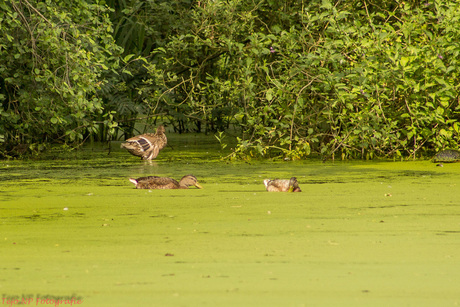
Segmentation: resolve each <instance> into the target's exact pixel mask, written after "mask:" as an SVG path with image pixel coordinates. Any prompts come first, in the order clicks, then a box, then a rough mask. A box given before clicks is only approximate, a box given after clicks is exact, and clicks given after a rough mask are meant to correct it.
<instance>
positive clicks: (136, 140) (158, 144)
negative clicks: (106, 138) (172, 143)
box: [121, 126, 168, 160]
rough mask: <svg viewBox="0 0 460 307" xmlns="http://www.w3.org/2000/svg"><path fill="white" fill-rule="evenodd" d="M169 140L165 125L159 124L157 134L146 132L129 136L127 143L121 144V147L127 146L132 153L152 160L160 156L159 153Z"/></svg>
mask: <svg viewBox="0 0 460 307" xmlns="http://www.w3.org/2000/svg"><path fill="white" fill-rule="evenodd" d="M167 142H168V139H167V138H166V134H165V127H163V126H158V128H157V131H156V133H155V134H153V133H144V134H141V135H137V136H135V137H132V138H129V139H127V140H126V142H125V143H122V144H121V147H122V148H126V149H127V150H128V152H129V153H130V154H132V155H135V156H138V157H141V158H142V159H143V160H152V159H155V158H156V157H157V156H158V153H159V152H160V150H162V149H163V148H164V147H165V146H166V144H167Z"/></svg>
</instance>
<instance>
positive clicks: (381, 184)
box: [0, 136, 460, 306]
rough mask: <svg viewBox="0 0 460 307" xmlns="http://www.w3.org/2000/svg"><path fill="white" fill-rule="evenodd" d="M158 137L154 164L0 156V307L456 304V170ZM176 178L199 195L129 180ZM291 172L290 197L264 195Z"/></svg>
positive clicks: (120, 157) (93, 157) (459, 238)
mask: <svg viewBox="0 0 460 307" xmlns="http://www.w3.org/2000/svg"><path fill="white" fill-rule="evenodd" d="M170 139H171V142H170V143H171V145H172V147H168V148H166V149H164V150H163V151H162V152H161V153H160V155H159V157H158V159H157V160H155V161H153V162H152V163H148V162H143V161H140V160H139V159H138V158H136V157H133V156H131V155H129V154H128V153H126V152H124V151H122V150H120V149H117V148H115V147H117V146H118V145H117V144H115V145H114V150H113V151H112V152H111V153H110V155H107V151H102V150H91V149H87V150H85V151H80V152H78V153H75V154H69V155H67V156H65V157H59V158H55V159H47V160H42V161H1V162H0V170H1V173H0V295H1V297H0V305H5V306H9V305H11V306H13V305H15V304H14V302H20V301H21V300H22V299H23V298H24V299H29V298H31V299H32V301H30V305H34V306H45V305H46V306H54V305H52V304H47V303H50V302H51V301H46V299H47V298H48V299H59V298H60V299H64V300H65V299H70V298H75V299H77V300H79V303H80V304H78V306H458V305H459V304H460V291H459V284H460V218H459V213H460V210H459V208H460V207H459V202H460V191H459V179H460V164H449V165H445V166H444V167H436V166H435V164H433V163H431V162H429V161H416V162H363V161H358V162H335V163H334V162H326V163H321V162H320V161H316V160H312V161H297V162H254V163H243V162H239V163H230V164H229V163H225V162H221V161H219V160H218V157H219V156H220V155H221V153H219V150H218V148H219V147H218V145H216V144H214V143H213V142H212V141H209V140H208V139H203V138H200V137H193V136H192V137H188V138H187V139H185V137H177V138H176V142H174V138H170ZM185 174H194V175H195V176H197V178H198V179H199V181H200V183H201V184H202V185H203V186H204V189H203V190H199V189H195V188H191V189H189V190H161V191H160V190H154V191H149V190H136V189H134V186H133V185H132V184H131V183H130V182H129V181H128V180H127V178H129V177H140V176H145V175H159V176H169V177H173V178H176V179H180V178H181V177H182V176H183V175H185ZM291 176H296V177H297V178H298V181H299V183H300V186H301V188H302V191H303V192H302V193H268V192H265V190H264V186H263V183H262V181H263V179H265V178H275V177H278V178H289V177H291ZM37 299H39V300H38V301H37ZM15 300H18V301H15ZM11 302H13V303H11ZM64 302H65V301H64ZM64 302H61V305H59V306H65V305H63V303H64ZM9 303H11V304H9ZM75 305H76V304H74V306H75ZM67 306H69V305H67Z"/></svg>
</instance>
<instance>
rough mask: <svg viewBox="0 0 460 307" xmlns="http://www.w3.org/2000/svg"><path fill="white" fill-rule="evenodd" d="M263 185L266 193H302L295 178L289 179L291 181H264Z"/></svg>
mask: <svg viewBox="0 0 460 307" xmlns="http://www.w3.org/2000/svg"><path fill="white" fill-rule="evenodd" d="M264 185H265V188H266V189H267V191H268V192H302V190H301V189H300V187H299V183H298V182H297V178H296V177H291V179H274V180H271V179H265V180H264Z"/></svg>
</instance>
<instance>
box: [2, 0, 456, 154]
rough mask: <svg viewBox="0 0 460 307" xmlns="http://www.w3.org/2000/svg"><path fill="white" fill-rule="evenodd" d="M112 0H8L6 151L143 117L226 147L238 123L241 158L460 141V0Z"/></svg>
mask: <svg viewBox="0 0 460 307" xmlns="http://www.w3.org/2000/svg"><path fill="white" fill-rule="evenodd" d="M106 3H107V6H105V5H103V3H102V2H99V1H98V0H87V1H85V0H77V1H70V0H64V1H60V2H56V1H49V0H47V1H38V0H33V1H28V0H27V1H26V0H14V1H13V0H10V1H6V2H1V3H0V8H1V10H0V34H1V36H2V37H3V38H4V39H3V40H2V41H1V42H0V60H1V61H0V115H1V117H0V151H1V153H2V154H3V155H7V154H10V153H11V151H12V150H13V149H14V150H16V151H17V152H21V151H22V150H23V148H24V147H23V145H22V144H27V146H28V147H29V148H34V149H40V147H43V146H45V145H46V144H48V143H52V142H61V143H65V144H69V145H74V144H77V143H79V142H82V141H83V140H85V139H86V138H87V137H91V138H92V139H96V140H106V139H107V138H108V137H111V136H114V135H116V134H117V132H118V131H121V132H123V133H124V134H125V136H127V135H129V134H132V133H134V123H135V122H136V120H139V119H140V118H142V119H146V120H152V121H155V120H157V119H158V118H161V119H162V120H163V121H165V122H166V124H167V125H170V126H172V127H174V129H175V130H176V131H178V132H184V131H189V130H195V131H205V132H214V133H217V134H216V137H217V139H218V140H219V142H220V143H221V144H222V146H223V147H224V146H226V145H227V144H225V140H224V137H223V134H219V133H221V132H222V131H227V132H228V131H232V132H233V131H236V133H237V135H238V139H237V140H238V143H237V145H236V146H234V148H233V153H232V155H230V158H235V159H252V158H255V157H265V158H273V157H276V158H284V159H304V158H306V157H308V156H309V155H310V154H311V153H313V154H316V155H321V156H323V157H324V158H328V157H331V158H342V159H345V158H362V159H372V158H374V157H393V158H403V157H417V156H423V155H426V154H429V153H431V152H432V151H435V150H439V149H441V148H445V147H451V148H458V136H459V115H458V114H459V108H460V107H459V84H460V82H459V71H460V63H459V61H458V60H457V59H458V55H459V52H460V47H459V46H458V41H460V17H459V16H460V4H458V3H456V2H455V1H447V0H435V1H405V2H394V1H387V2H385V1H384V2H381V3H378V4H375V3H374V2H370V1H331V0H312V1H292V0H289V1H273V0H263V1H258V2H254V1H250V0H227V1H222V0H204V1H191V0H170V1H167V0H160V1H156V0H155V1H154V0H128V1H125V0H123V1H122V0H107V2H106ZM120 56H121V57H120ZM18 146H19V147H18Z"/></svg>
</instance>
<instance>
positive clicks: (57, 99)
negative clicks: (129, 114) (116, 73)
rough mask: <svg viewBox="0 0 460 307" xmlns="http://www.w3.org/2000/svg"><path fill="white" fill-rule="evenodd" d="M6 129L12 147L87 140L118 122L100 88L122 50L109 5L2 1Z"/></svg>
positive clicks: (1, 124) (1, 129) (0, 123)
mask: <svg viewBox="0 0 460 307" xmlns="http://www.w3.org/2000/svg"><path fill="white" fill-rule="evenodd" d="M0 8H1V10H0V36H1V37H3V39H2V42H1V43H0V59H1V61H0V85H1V88H0V114H1V118H0V136H1V141H2V142H3V143H4V144H5V146H2V149H1V151H2V152H1V153H2V154H3V155H6V154H7V153H8V151H9V150H10V149H11V147H12V146H14V145H15V144H27V146H29V147H30V148H32V149H42V147H43V146H45V145H46V144H47V143H51V142H61V143H75V142H81V141H83V139H84V136H85V135H88V134H91V133H94V132H97V130H98V128H99V126H98V124H97V122H95V120H96V118H97V117H100V120H101V123H103V124H104V125H105V126H107V127H109V128H113V127H114V126H115V125H116V123H114V122H113V121H112V119H113V118H112V116H113V115H112V114H111V113H105V112H104V108H103V103H102V101H101V99H100V98H98V97H97V96H96V95H95V94H96V91H97V89H99V88H100V86H101V85H103V84H104V82H105V81H104V80H101V79H100V77H101V74H102V73H103V72H104V71H107V70H110V69H112V68H115V67H116V65H117V57H118V55H119V54H120V52H121V51H122V50H121V48H119V47H118V46H117V45H116V44H114V40H113V38H112V35H111V33H112V27H111V22H110V20H109V19H108V10H107V8H106V7H104V6H102V5H99V4H97V3H90V2H88V1H84V0H76V1H59V2H53V3H52V2H51V1H44V2H43V1H32V0H29V1H9V2H2V3H0Z"/></svg>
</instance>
